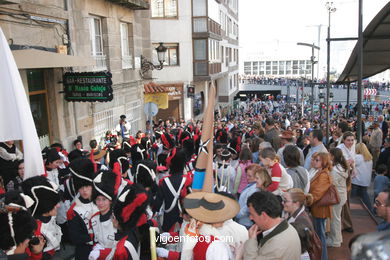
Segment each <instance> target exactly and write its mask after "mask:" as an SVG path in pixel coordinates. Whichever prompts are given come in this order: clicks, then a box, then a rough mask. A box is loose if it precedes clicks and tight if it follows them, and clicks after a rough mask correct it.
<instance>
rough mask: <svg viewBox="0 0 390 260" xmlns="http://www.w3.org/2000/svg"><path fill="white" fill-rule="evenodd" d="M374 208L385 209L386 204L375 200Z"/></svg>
mask: <svg viewBox="0 0 390 260" xmlns="http://www.w3.org/2000/svg"><path fill="white" fill-rule="evenodd" d="M375 206H377V207H386V204H382V202H380V201H379V200H375Z"/></svg>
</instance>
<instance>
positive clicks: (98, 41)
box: [89, 17, 107, 70]
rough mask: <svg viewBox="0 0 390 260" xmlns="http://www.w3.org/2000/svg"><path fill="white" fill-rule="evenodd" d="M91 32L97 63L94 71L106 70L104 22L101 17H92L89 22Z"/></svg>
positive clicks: (92, 48)
mask: <svg viewBox="0 0 390 260" xmlns="http://www.w3.org/2000/svg"><path fill="white" fill-rule="evenodd" d="M89 32H90V37H91V50H92V53H91V55H92V57H93V58H94V59H95V61H96V65H95V68H94V70H106V69H107V65H106V55H104V52H103V35H102V20H101V18H99V17H91V18H90V20H89Z"/></svg>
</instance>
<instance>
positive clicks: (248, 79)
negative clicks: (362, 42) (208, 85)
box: [240, 74, 390, 91]
mask: <svg viewBox="0 0 390 260" xmlns="http://www.w3.org/2000/svg"><path fill="white" fill-rule="evenodd" d="M240 82H242V83H245V84H260V85H278V86H303V85H305V84H308V83H309V82H310V80H307V79H304V78H295V79H294V78H287V77H276V76H260V75H249V74H248V75H240ZM314 82H315V83H320V84H326V80H321V79H314ZM362 85H363V87H364V88H370V89H376V90H379V91H389V90H390V83H389V82H372V81H369V80H363V82H362ZM357 87H358V86H357V83H356V82H353V83H351V84H350V88H351V89H357ZM331 88H337V89H347V88H348V86H347V85H346V84H342V85H338V84H337V85H336V84H332V85H331Z"/></svg>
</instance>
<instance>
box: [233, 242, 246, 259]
mask: <svg viewBox="0 0 390 260" xmlns="http://www.w3.org/2000/svg"><path fill="white" fill-rule="evenodd" d="M233 253H234V255H235V256H236V257H235V260H242V259H243V258H244V243H242V242H241V243H240V244H236V245H235V246H234V248H233Z"/></svg>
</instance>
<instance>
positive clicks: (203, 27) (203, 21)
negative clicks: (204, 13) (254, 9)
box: [192, 17, 221, 36]
mask: <svg viewBox="0 0 390 260" xmlns="http://www.w3.org/2000/svg"><path fill="white" fill-rule="evenodd" d="M192 19H193V22H192V24H193V29H192V32H193V33H214V34H217V35H220V36H221V25H220V24H219V23H217V22H216V21H214V20H213V19H211V18H209V17H193V18H192Z"/></svg>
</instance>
